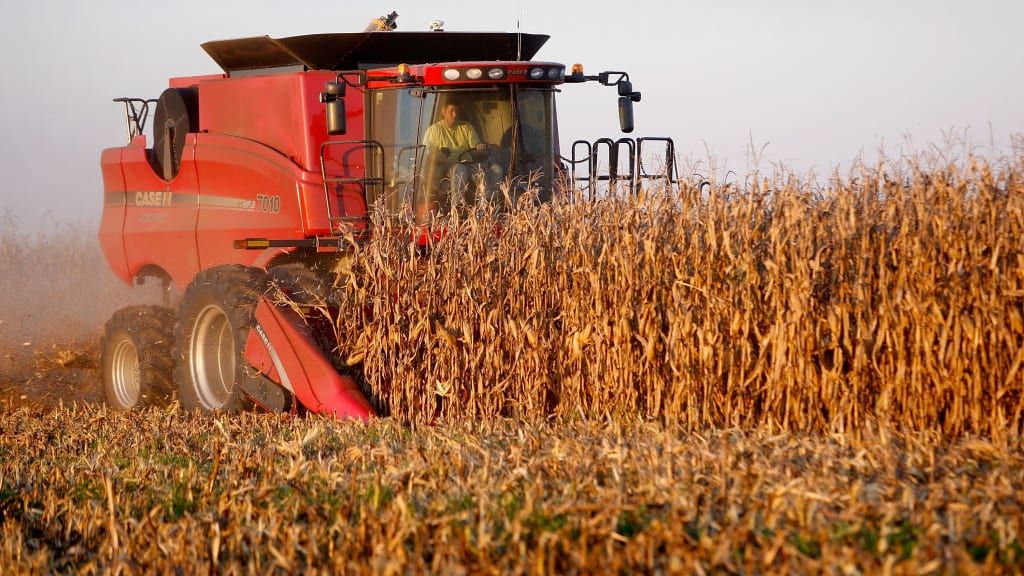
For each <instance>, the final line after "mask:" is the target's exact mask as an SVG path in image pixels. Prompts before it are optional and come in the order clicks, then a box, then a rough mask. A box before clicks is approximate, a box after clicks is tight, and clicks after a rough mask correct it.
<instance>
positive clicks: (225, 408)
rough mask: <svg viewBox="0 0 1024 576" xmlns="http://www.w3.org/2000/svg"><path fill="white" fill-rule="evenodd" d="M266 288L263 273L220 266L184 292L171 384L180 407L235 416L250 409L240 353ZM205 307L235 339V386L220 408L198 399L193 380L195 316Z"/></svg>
mask: <svg viewBox="0 0 1024 576" xmlns="http://www.w3.org/2000/svg"><path fill="white" fill-rule="evenodd" d="M265 285H266V281H265V275H264V273H263V271H261V270H259V269H257V268H247V267H244V266H237V265H231V266H219V267H216V268H211V269H209V270H204V271H202V272H200V273H199V274H198V275H197V276H196V278H195V280H193V281H192V283H191V284H190V285H189V287H188V288H187V289H186V291H185V294H184V296H183V297H182V300H181V306H180V308H179V310H178V323H177V325H176V326H175V331H174V336H175V354H174V357H175V360H176V361H177V364H176V366H175V372H174V380H175V382H176V383H177V385H178V399H179V400H180V401H181V404H182V406H183V407H185V408H186V409H189V410H199V411H201V412H208V413H209V412H237V411H239V410H245V409H249V408H251V407H252V402H251V401H250V400H249V399H248V398H247V397H246V395H245V394H244V392H243V390H242V386H241V379H242V378H244V377H245V376H246V374H247V372H246V371H247V370H251V368H249V367H248V363H247V362H245V360H244V357H243V353H244V350H245V345H246V341H247V338H248V336H249V330H250V328H251V327H252V326H253V323H254V314H255V310H256V304H257V303H258V302H259V298H260V296H261V295H262V289H263V287H264V286H265ZM208 306H217V307H219V308H220V310H221V312H222V313H223V314H224V315H225V317H226V318H227V321H228V323H229V324H230V326H231V333H232V334H233V335H234V339H235V340H234V344H235V356H236V358H235V361H236V364H235V373H234V384H233V386H232V387H231V389H230V391H229V392H228V398H227V400H226V401H225V402H223V404H222V405H221V406H217V407H213V408H211V407H210V406H207V405H206V404H204V402H203V401H202V399H201V397H200V396H201V395H200V393H199V391H198V384H197V383H196V382H195V379H194V377H193V369H192V366H193V363H194V358H192V351H191V348H192V338H193V331H194V326H195V322H196V320H197V315H198V314H199V313H200V312H202V311H203V310H204V309H206V308H207V307H208Z"/></svg>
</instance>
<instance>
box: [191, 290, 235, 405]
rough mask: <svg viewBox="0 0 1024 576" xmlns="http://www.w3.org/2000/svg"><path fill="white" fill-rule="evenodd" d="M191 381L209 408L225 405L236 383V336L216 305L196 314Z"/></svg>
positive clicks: (197, 393) (225, 316) (200, 399)
mask: <svg viewBox="0 0 1024 576" xmlns="http://www.w3.org/2000/svg"><path fill="white" fill-rule="evenodd" d="M191 342H192V344H191V350H190V353H191V354H190V356H191V360H192V362H191V364H192V381H193V382H195V386H196V395H197V396H198V397H199V401H200V402H201V403H202V404H203V406H204V407H205V408H207V409H208V410H219V409H221V408H223V407H224V405H225V404H226V403H227V401H228V399H229V398H230V395H231V389H232V388H234V385H235V366H236V364H237V358H236V354H235V337H234V333H233V330H232V329H231V322H229V321H228V317H227V315H226V314H224V311H223V310H222V309H221V308H220V307H219V306H216V305H210V306H207V307H206V308H203V309H202V310H201V311H200V312H199V314H198V315H197V316H196V322H195V324H194V326H193V329H192V338H191Z"/></svg>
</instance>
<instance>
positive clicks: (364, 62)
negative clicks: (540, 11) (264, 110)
mask: <svg viewBox="0 0 1024 576" xmlns="http://www.w3.org/2000/svg"><path fill="white" fill-rule="evenodd" d="M548 38H549V36H547V35H544V34H521V33H517V32H440V31H438V32H354V33H335V34H307V35H304V36H290V37H288V38H271V37H270V36H253V37H250V38H238V39H235V40H216V41H213V42H206V43H204V44H202V48H203V50H205V51H206V53H207V54H209V55H210V58H213V61H214V62H216V63H217V64H218V65H219V66H220V67H221V68H222V69H224V71H225V72H227V73H228V75H231V74H232V73H236V72H245V71H258V70H267V69H273V68H283V69H298V68H300V67H301V68H303V69H306V70H359V69H372V68H381V67H385V66H394V65H397V64H400V63H405V64H431V63H437V62H458V61H463V60H477V61H492V60H532V59H533V57H534V56H535V55H536V54H537V51H539V50H540V48H541V46H543V45H544V43H545V42H547V40H548Z"/></svg>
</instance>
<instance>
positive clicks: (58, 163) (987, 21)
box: [0, 0, 1024, 229]
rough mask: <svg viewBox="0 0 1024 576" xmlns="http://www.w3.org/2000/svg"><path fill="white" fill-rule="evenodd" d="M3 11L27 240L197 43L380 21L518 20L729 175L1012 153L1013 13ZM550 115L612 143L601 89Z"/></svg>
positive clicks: (16, 206) (204, 63)
mask: <svg viewBox="0 0 1024 576" xmlns="http://www.w3.org/2000/svg"><path fill="white" fill-rule="evenodd" d="M0 1H2V3H3V6H2V8H3V9H2V14H3V18H2V20H0V49H2V51H3V54H4V59H3V60H4V66H3V68H4V70H3V89H2V90H0V133H2V134H3V138H2V141H0V172H2V174H3V183H2V184H0V215H2V213H3V212H4V210H5V209H7V210H9V211H11V212H13V213H14V215H15V216H16V217H17V218H18V220H19V222H20V223H21V226H22V228H27V229H32V228H36V227H39V226H42V225H45V223H46V222H49V221H54V220H55V221H59V222H65V221H70V220H83V221H86V222H93V221H97V220H98V216H99V213H100V209H101V204H102V197H101V193H102V180H101V176H100V171H99V156H100V151H101V150H102V149H103V148H106V147H112V146H121V145H123V144H124V141H125V126H124V119H123V115H122V111H121V108H120V107H119V106H118V105H115V104H114V103H112V102H111V101H110V100H111V99H112V98H115V97H118V96H137V97H150V98H155V97H156V96H158V95H159V94H160V92H161V91H162V90H163V89H164V88H165V87H166V85H167V78H168V77H170V76H184V75H194V74H203V73H213V72H219V69H218V68H217V66H216V65H215V64H214V63H213V61H211V60H210V59H209V58H208V57H207V56H206V54H205V53H204V52H203V51H202V49H200V48H199V44H200V43H202V42H205V41H207V40H217V39H226V38H235V37H243V36H255V35H263V34H269V35H271V36H275V37H280V36H291V35H298V34H311V33H321V32H356V31H359V30H362V28H363V27H364V26H365V25H366V23H367V21H368V20H369V19H370V18H372V17H375V16H378V15H381V14H384V13H387V12H389V11H391V10H397V11H398V13H399V19H398V24H399V29H400V30H426V29H427V27H428V24H429V23H430V21H432V20H434V19H441V20H444V21H445V22H446V26H445V28H446V29H448V30H465V31H514V30H515V26H516V21H517V20H520V21H521V24H522V31H523V32H531V33H543V34H549V35H551V40H549V41H548V43H547V44H546V45H545V46H544V48H542V49H541V51H540V53H539V54H538V55H537V58H538V59H541V60H548V61H555V62H562V63H565V64H567V65H571V64H572V63H574V62H581V63H583V64H584V66H585V68H586V71H587V73H590V74H592V73H596V72H599V71H601V70H625V71H627V72H629V74H630V76H631V79H632V80H633V86H634V89H636V90H639V91H641V92H642V93H643V100H642V101H641V102H640V103H639V104H637V107H636V125H637V128H636V131H635V133H634V135H637V136H642V135H650V136H671V137H672V138H674V139H675V141H676V144H677V146H678V148H679V154H680V156H681V157H683V158H690V159H691V160H692V159H700V158H703V157H705V156H706V155H707V154H708V153H710V154H712V155H714V156H715V157H716V158H717V159H718V162H719V164H720V165H722V164H724V165H725V166H726V167H727V168H729V169H733V170H736V171H738V172H743V171H744V170H745V169H746V166H747V165H748V164H747V162H748V161H747V158H748V154H747V150H748V148H749V146H750V143H751V141H752V142H753V143H754V145H755V147H756V148H758V149H760V148H761V147H762V146H763V145H765V144H767V147H766V148H765V156H766V158H765V160H766V161H768V162H784V163H785V164H786V165H788V166H790V167H791V168H793V169H795V170H797V171H800V172H807V171H810V170H814V171H816V172H817V173H818V175H828V173H829V172H830V171H831V169H832V168H833V167H837V166H838V167H839V168H843V167H848V166H849V165H850V164H851V163H852V161H853V160H854V158H855V157H856V156H857V155H858V154H860V153H864V154H865V155H866V156H869V157H871V156H874V155H875V152H876V150H877V149H878V148H879V146H881V145H884V146H885V148H886V150H889V151H890V152H898V150H899V147H900V146H901V145H903V143H904V142H905V140H906V138H908V137H909V138H910V139H912V140H913V142H914V143H915V144H916V145H917V146H918V147H919V148H926V147H927V146H928V145H930V144H937V143H941V142H942V141H943V138H944V132H948V131H950V130H955V131H956V132H957V133H958V134H963V133H964V131H966V132H967V135H968V137H969V138H970V139H971V140H972V141H973V142H974V143H975V144H978V145H981V146H982V148H981V149H980V151H981V152H982V153H984V152H985V151H986V150H990V147H989V143H990V142H994V143H995V149H996V152H997V153H1006V152H1009V144H1008V142H1009V137H1010V135H1012V134H1024V104H1022V103H1024V40H1022V39H1021V24H1022V23H1024V1H1020V0H975V1H972V2H968V1H966V0H962V1H954V0H932V1H928V0H889V1H882V0H857V1H854V0H847V1H832V0H818V1H812V0H799V1H798V0H779V1H773V0H675V1H655V0H633V1H632V2H621V1H616V2H612V1H607V0H590V1H586V2H581V1H558V2H554V1H544V2H542V1H539V0H510V1H507V2H495V1H487V2H456V1H453V0H438V1H433V2H423V1H417V2H409V1H408V0H390V1H389V2H386V3H384V2H368V1H356V2H340V1H337V0H335V1H333V2H327V1H319V0H317V1H312V0H311V1H299V0H295V1H288V2H286V1H283V0H277V1H271V0H247V1H242V0H228V1H221V0H216V1H215V0H206V1H196V0H176V1H173V2H149V1H142V2H131V1H127V0H116V1H113V0H92V1H88V2H87V1H83V0H61V1H57V0H35V1H31V2H30V1H24V2H21V1H14V0H0ZM558 110H559V114H560V119H559V123H560V128H561V140H562V143H563V152H564V153H566V154H568V152H569V151H568V150H567V148H568V143H570V142H572V141H573V140H575V139H577V138H587V139H594V138H597V137H601V136H613V137H618V136H620V135H621V134H619V132H618V127H617V113H616V99H615V94H614V90H613V89H612V88H606V87H602V86H598V85H596V84H594V83H587V84H583V85H567V86H564V87H563V91H562V93H561V94H560V95H559V108H558ZM0 222H2V219H0ZM0 225H2V224H0Z"/></svg>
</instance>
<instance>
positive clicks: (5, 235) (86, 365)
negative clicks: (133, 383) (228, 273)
mask: <svg viewBox="0 0 1024 576" xmlns="http://www.w3.org/2000/svg"><path fill="white" fill-rule="evenodd" d="M160 292H161V291H160V287H159V286H156V285H144V286H141V287H134V288H133V287H131V286H128V285H126V284H124V283H123V282H121V281H120V280H119V279H118V278H117V277H115V276H114V274H113V273H112V272H111V271H110V268H109V267H108V266H107V263H106V260H105V259H104V257H103V253H102V251H101V250H100V246H99V241H98V239H97V237H96V228H95V226H90V225H82V224H66V223H65V224H60V223H57V224H51V225H50V226H49V227H48V228H47V229H46V230H45V231H40V232H33V233H27V232H22V231H20V230H19V229H18V226H17V222H16V221H15V219H14V218H13V217H11V216H10V215H9V214H8V215H6V216H0V400H4V401H6V402H7V403H13V404H34V405H44V406H46V405H54V404H56V403H58V402H60V401H61V400H63V401H65V402H67V401H82V400H84V401H99V400H101V399H102V392H101V388H100V385H99V380H98V371H97V366H98V364H97V361H98V357H99V341H100V338H101V337H102V334H103V325H104V323H105V322H106V321H107V319H108V318H109V317H110V315H111V313H113V312H114V311H115V310H117V309H118V308H121V307H124V306H128V305H130V304H140V303H158V302H159V300H160Z"/></svg>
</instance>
